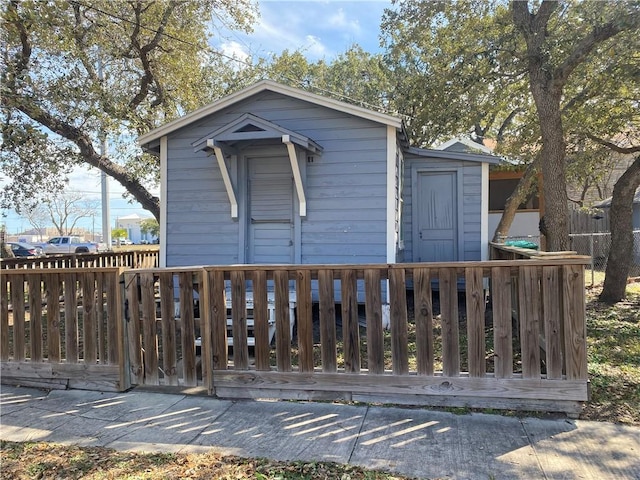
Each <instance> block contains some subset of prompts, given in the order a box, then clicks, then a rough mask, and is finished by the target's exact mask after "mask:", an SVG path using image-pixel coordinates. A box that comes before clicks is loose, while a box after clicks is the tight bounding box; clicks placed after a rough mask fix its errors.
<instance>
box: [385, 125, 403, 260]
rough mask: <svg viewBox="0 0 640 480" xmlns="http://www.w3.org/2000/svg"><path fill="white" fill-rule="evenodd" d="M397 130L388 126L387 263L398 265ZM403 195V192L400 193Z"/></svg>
mask: <svg viewBox="0 0 640 480" xmlns="http://www.w3.org/2000/svg"><path fill="white" fill-rule="evenodd" d="M396 138H397V136H396V129H395V128H394V127H393V126H391V125H388V126H387V263H396V235H395V224H396V148H397V145H396ZM399 195H402V192H399Z"/></svg>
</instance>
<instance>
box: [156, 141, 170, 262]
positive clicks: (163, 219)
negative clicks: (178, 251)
mask: <svg viewBox="0 0 640 480" xmlns="http://www.w3.org/2000/svg"><path fill="white" fill-rule="evenodd" d="M167 159H168V142H167V137H166V136H164V137H160V258H159V259H158V265H159V267H160V268H165V267H166V266H167Z"/></svg>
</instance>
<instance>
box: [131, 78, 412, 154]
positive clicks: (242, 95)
mask: <svg viewBox="0 0 640 480" xmlns="http://www.w3.org/2000/svg"><path fill="white" fill-rule="evenodd" d="M267 90H268V91H272V92H275V93H280V94H282V95H286V96H289V97H292V98H297V99H299V100H304V101H307V102H310V103H313V104H316V105H320V106H324V107H327V108H331V109H333V110H337V111H341V112H345V113H349V114H351V115H354V116H356V117H361V118H365V119H368V120H371V121H374V122H378V123H382V124H385V125H389V126H393V127H395V128H397V129H400V128H402V121H401V120H400V119H399V118H397V117H393V116H391V115H387V114H385V113H380V112H376V111H373V110H368V109H366V108H363V107H358V106H357V105H351V104H348V103H345V102H341V101H339V100H334V99H332V98H327V97H323V96H320V95H316V94H315V93H310V92H307V91H305V90H300V89H298V88H293V87H288V86H286V85H281V84H279V83H276V82H274V81H271V80H262V81H260V82H257V83H255V84H253V85H251V86H249V87H247V88H245V89H243V90H240V91H238V92H236V93H233V94H231V95H228V96H226V97H224V98H221V99H220V100H217V101H215V102H213V103H211V104H209V105H207V106H205V107H202V108H199V109H198V110H195V111H193V112H191V113H189V114H187V115H185V116H183V117H181V118H178V119H176V120H173V121H171V122H169V123H167V124H165V125H163V126H161V127H159V128H156V129H155V130H151V131H150V132H148V133H145V134H144V135H141V136H140V137H138V144H139V145H145V144H147V143H149V142H152V141H153V140H155V139H157V138H160V137H162V136H163V135H168V134H170V133H172V132H174V131H175V130H178V129H179V128H182V127H185V126H187V125H189V124H190V123H192V122H195V121H198V120H200V119H202V118H204V117H206V116H208V115H211V114H213V113H215V112H218V111H220V110H222V109H224V108H226V107H228V106H230V105H233V104H234V103H237V102H240V101H242V100H244V99H246V98H249V97H250V96H252V95H255V94H257V93H260V92H263V91H267Z"/></svg>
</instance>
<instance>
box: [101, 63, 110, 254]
mask: <svg viewBox="0 0 640 480" xmlns="http://www.w3.org/2000/svg"><path fill="white" fill-rule="evenodd" d="M98 79H99V80H100V81H101V82H102V81H103V80H104V72H103V70H102V59H100V58H98ZM101 137H102V138H101V142H100V155H102V156H103V157H106V156H107V152H108V150H109V146H108V144H107V133H106V132H104V131H103V132H102V135H101ZM100 190H101V192H102V242H103V243H105V244H106V248H107V249H109V250H110V249H111V227H110V225H109V224H110V223H111V222H110V218H111V207H110V205H109V179H108V177H107V174H106V173H104V172H103V171H100Z"/></svg>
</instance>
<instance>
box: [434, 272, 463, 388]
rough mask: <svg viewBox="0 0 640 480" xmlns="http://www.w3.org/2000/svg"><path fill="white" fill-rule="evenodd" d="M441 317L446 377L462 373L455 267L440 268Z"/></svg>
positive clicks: (443, 370) (443, 367)
mask: <svg viewBox="0 0 640 480" xmlns="http://www.w3.org/2000/svg"><path fill="white" fill-rule="evenodd" d="M438 276H439V277H440V317H441V321H442V372H443V374H444V376H445V377H456V376H458V375H459V374H460V334H459V326H458V285H457V277H456V271H455V269H453V268H440V269H439V270H438Z"/></svg>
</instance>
